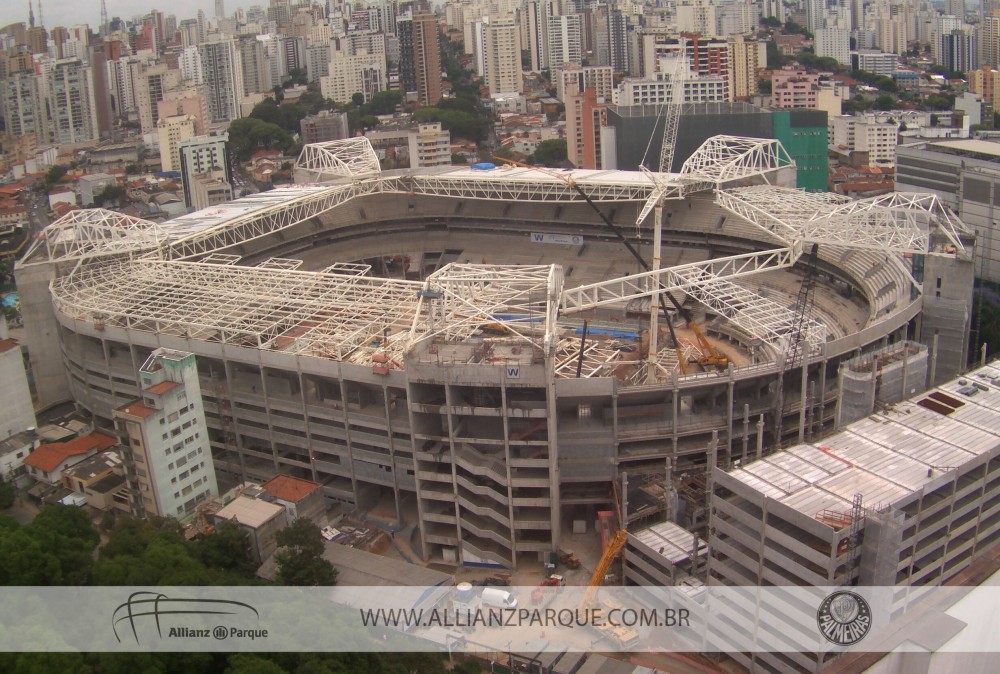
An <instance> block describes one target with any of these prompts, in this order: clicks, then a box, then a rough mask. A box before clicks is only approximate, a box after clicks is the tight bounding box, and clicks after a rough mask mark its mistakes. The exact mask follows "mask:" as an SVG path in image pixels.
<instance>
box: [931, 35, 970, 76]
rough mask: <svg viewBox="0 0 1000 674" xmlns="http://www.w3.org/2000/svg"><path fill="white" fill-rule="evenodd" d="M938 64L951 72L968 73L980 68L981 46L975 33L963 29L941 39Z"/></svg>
mask: <svg viewBox="0 0 1000 674" xmlns="http://www.w3.org/2000/svg"><path fill="white" fill-rule="evenodd" d="M938 41H939V44H940V47H939V52H938V54H939V55H938V59H937V60H938V63H940V64H941V65H943V66H944V67H945V68H948V69H949V70H954V71H955V72H959V73H968V72H971V71H973V70H975V69H976V68H978V67H979V48H978V47H979V45H978V42H979V41H978V39H977V38H976V34H975V32H973V31H971V30H965V29H962V28H959V29H956V30H953V31H951V32H950V33H948V34H946V35H942V36H940V38H939V40H938Z"/></svg>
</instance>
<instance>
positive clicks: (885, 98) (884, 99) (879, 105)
mask: <svg viewBox="0 0 1000 674" xmlns="http://www.w3.org/2000/svg"><path fill="white" fill-rule="evenodd" d="M894 107H896V99H895V98H893V97H892V96H890V95H889V94H879V97H878V98H876V99H875V103H874V108H875V109H876V110H892V109H893V108H894Z"/></svg>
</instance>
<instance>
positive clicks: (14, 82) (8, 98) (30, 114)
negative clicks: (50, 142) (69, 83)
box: [2, 72, 44, 137]
mask: <svg viewBox="0 0 1000 674" xmlns="http://www.w3.org/2000/svg"><path fill="white" fill-rule="evenodd" d="M2 86H3V118H4V122H5V123H6V124H7V133H9V134H11V135H12V136H15V137H16V136H23V135H25V134H28V133H37V134H38V135H39V136H41V135H42V129H43V127H42V111H43V110H44V106H43V104H42V97H41V91H39V78H38V76H37V75H35V74H34V73H27V72H16V73H9V74H8V75H7V77H6V79H4V80H3V81H2Z"/></svg>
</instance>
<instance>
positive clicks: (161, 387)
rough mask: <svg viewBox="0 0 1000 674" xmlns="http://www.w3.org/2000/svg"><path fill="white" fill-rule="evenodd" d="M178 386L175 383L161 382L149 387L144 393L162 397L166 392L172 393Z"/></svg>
mask: <svg viewBox="0 0 1000 674" xmlns="http://www.w3.org/2000/svg"><path fill="white" fill-rule="evenodd" d="M178 386H180V384H178V383H177V382H175V381H161V382H160V383H159V384H154V385H153V386H150V387H149V388H148V389H146V392H148V393H152V394H153V395H156V396H159V395H163V394H164V393H167V392H168V391H172V390H173V389H175V388H177V387H178Z"/></svg>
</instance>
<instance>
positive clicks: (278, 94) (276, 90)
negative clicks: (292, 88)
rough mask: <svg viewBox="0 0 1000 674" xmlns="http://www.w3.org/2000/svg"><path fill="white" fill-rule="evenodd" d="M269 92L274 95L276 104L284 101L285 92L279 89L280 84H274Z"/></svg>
mask: <svg viewBox="0 0 1000 674" xmlns="http://www.w3.org/2000/svg"><path fill="white" fill-rule="evenodd" d="M271 91H272V92H273V93H274V100H275V102H277V103H281V102H282V101H283V100H285V90H284V89H282V88H281V85H280V84H275V85H274V86H273V87H271Z"/></svg>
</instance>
